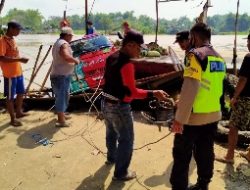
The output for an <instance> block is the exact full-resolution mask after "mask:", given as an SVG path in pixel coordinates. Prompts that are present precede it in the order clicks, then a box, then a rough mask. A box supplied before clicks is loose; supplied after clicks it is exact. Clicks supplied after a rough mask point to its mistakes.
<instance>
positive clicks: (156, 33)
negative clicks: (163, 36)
mask: <svg viewBox="0 0 250 190" xmlns="http://www.w3.org/2000/svg"><path fill="white" fill-rule="evenodd" d="M158 3H159V2H158V0H155V8H156V27H155V43H156V44H157V41H158V39H157V37H158V27H159V12H158V11H159V7H158V6H159V4H158Z"/></svg>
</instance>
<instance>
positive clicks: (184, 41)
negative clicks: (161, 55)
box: [174, 31, 191, 54]
mask: <svg viewBox="0 0 250 190" xmlns="http://www.w3.org/2000/svg"><path fill="white" fill-rule="evenodd" d="M188 36H189V31H182V32H178V33H177V34H176V40H175V42H174V43H178V44H179V46H180V48H181V49H182V50H184V51H185V54H187V53H188V51H189V50H190V48H191V46H190V42H189V39H188Z"/></svg>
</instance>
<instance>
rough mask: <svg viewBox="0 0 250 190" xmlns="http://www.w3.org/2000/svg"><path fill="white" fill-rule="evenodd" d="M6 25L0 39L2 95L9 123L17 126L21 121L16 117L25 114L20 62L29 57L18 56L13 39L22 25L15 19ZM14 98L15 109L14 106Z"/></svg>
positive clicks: (24, 61) (26, 60)
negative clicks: (4, 32)
mask: <svg viewBox="0 0 250 190" xmlns="http://www.w3.org/2000/svg"><path fill="white" fill-rule="evenodd" d="M7 25H8V28H7V32H6V34H5V35H4V36H3V37H2V38H1V39H0V64H1V69H2V72H3V76H4V96H6V101H7V109H8V112H9V115H10V120H11V121H10V124H11V125H12V126H14V127H19V126H21V125H22V123H21V122H20V121H19V120H18V118H21V117H24V116H26V115H27V114H25V113H24V112H23V110H22V104H23V94H24V93H25V88H24V79H23V73H22V67H21V63H27V62H28V60H29V59H27V58H25V57H20V55H19V50H18V47H17V44H16V42H15V39H14V37H15V36H18V35H19V33H20V30H21V29H22V26H21V25H20V24H19V23H18V22H16V21H10V22H9V23H8V24H7ZM15 99H16V110H15V108H14V107H15V106H14V100H15ZM15 113H16V114H15Z"/></svg>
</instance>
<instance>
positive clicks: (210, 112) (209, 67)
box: [170, 23, 226, 190]
mask: <svg viewBox="0 0 250 190" xmlns="http://www.w3.org/2000/svg"><path fill="white" fill-rule="evenodd" d="M210 38H211V31H210V29H209V28H208V26H207V25H206V24H203V23H198V24H195V25H194V26H193V27H192V29H191V31H190V43H191V45H192V46H193V47H195V48H194V49H192V50H190V51H189V53H188V54H187V55H186V57H185V65H186V68H185V70H184V82H183V85H182V89H181V93H180V99H179V102H178V105H177V111H176V115H175V120H174V122H173V125H172V132H174V133H176V134H175V138H174V145H173V158H174V164H173V168H172V173H171V177H170V182H171V184H172V189H173V190H186V189H189V190H207V189H208V184H209V182H210V180H211V178H212V176H213V163H214V148H213V146H214V135H215V133H216V130H217V122H218V121H219V120H220V119H221V111H220V97H221V95H222V86H223V79H224V77H225V69H226V67H225V62H224V60H223V59H222V57H221V56H220V55H219V54H218V53H217V52H216V51H215V50H214V48H213V47H212V45H211V44H210ZM192 152H193V154H194V158H195V161H196V164H197V174H198V179H197V183H196V184H195V185H194V186H192V187H189V188H188V187H187V186H188V170H189V163H190V160H191V157H192Z"/></svg>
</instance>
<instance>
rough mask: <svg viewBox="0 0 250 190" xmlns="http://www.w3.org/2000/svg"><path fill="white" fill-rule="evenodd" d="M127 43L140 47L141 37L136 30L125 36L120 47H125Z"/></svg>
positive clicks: (142, 40) (142, 41)
mask: <svg viewBox="0 0 250 190" xmlns="http://www.w3.org/2000/svg"><path fill="white" fill-rule="evenodd" d="M129 42H135V43H137V44H139V45H141V44H143V43H144V39H143V35H142V34H141V33H140V32H138V31H136V30H130V31H128V32H127V34H126V35H125V37H124V39H123V41H122V46H124V45H126V44H127V43H129Z"/></svg>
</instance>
